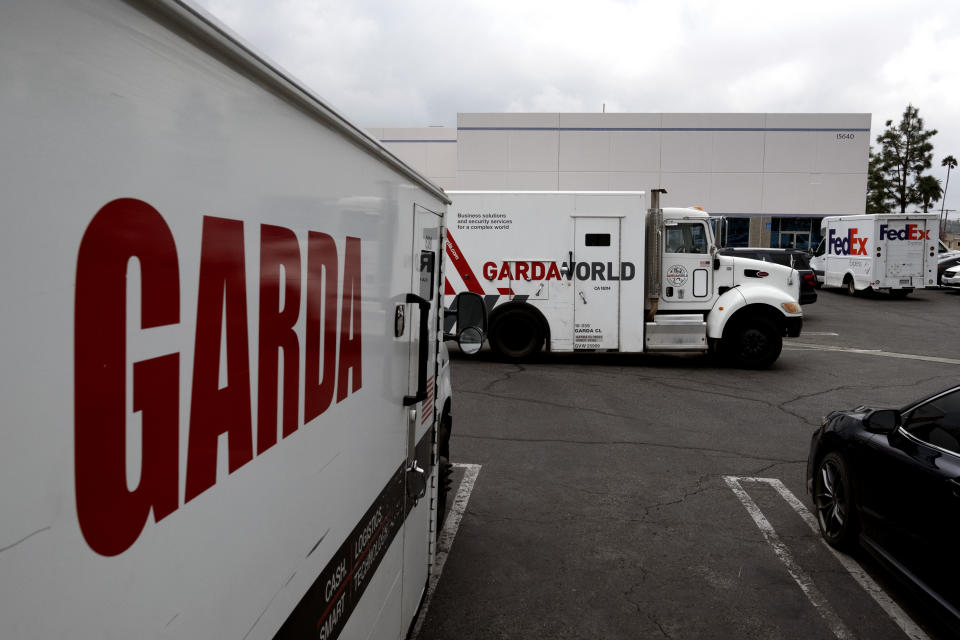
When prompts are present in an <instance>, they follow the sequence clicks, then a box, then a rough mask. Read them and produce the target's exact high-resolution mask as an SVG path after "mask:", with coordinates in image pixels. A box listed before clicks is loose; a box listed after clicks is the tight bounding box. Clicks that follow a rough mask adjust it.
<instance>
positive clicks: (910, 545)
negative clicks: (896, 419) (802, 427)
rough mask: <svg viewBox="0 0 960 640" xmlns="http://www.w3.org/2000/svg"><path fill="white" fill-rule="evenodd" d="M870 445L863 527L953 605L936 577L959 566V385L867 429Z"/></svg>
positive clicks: (945, 585) (940, 578) (946, 588)
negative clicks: (887, 429)
mask: <svg viewBox="0 0 960 640" xmlns="http://www.w3.org/2000/svg"><path fill="white" fill-rule="evenodd" d="M870 449H871V450H872V453H871V454H868V455H870V458H871V464H870V466H869V467H866V468H869V469H871V470H872V477H871V478H863V479H862V482H861V483H860V484H861V486H864V491H863V499H864V501H865V504H864V507H865V508H866V509H868V513H869V514H871V515H872V516H873V526H872V527H871V528H870V529H869V530H868V531H867V534H868V535H869V536H872V538H873V540H874V541H875V542H876V543H878V544H879V545H880V546H881V547H883V548H884V549H885V550H886V551H887V552H889V553H890V554H892V555H893V556H894V557H895V559H896V560H897V561H898V562H900V563H902V564H903V565H904V566H905V567H906V568H907V569H908V570H909V571H910V572H912V573H914V574H915V575H917V576H918V577H920V578H921V579H922V580H923V581H924V582H926V583H928V584H929V585H932V586H935V587H936V588H937V589H938V590H940V591H945V592H951V593H950V599H951V600H952V601H953V602H954V605H955V606H956V605H957V604H960V602H958V600H957V598H956V594H955V593H952V591H953V586H952V585H950V584H948V583H947V581H945V580H943V578H944V577H946V576H951V575H955V573H956V571H957V570H958V569H960V557H958V556H957V554H956V552H955V548H956V544H957V542H956V541H957V540H958V539H960V389H953V390H951V391H948V392H945V393H942V394H938V395H936V396H934V397H932V398H929V399H927V400H924V401H923V402H921V403H919V404H918V405H916V406H914V407H911V408H909V409H908V410H907V411H905V412H904V424H903V427H901V428H900V429H899V430H897V431H896V432H894V433H893V434H891V435H890V436H889V437H888V436H882V435H876V436H874V439H873V443H872V446H871V447H870ZM867 484H869V488H867V486H866V485H867ZM944 595H946V593H944Z"/></svg>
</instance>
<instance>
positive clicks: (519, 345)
mask: <svg viewBox="0 0 960 640" xmlns="http://www.w3.org/2000/svg"><path fill="white" fill-rule="evenodd" d="M543 335H544V332H543V327H542V326H541V325H540V320H539V319H538V318H537V317H536V316H534V315H533V313H531V312H529V311H527V310H525V309H522V308H514V309H508V310H506V311H504V312H503V313H502V314H500V315H499V316H497V317H496V318H495V319H494V321H493V324H492V326H491V327H490V348H492V349H493V350H494V352H496V353H497V354H498V355H500V356H502V357H503V358H506V359H507V360H525V359H527V358H529V357H531V356H534V355H536V354H537V353H539V352H540V349H542V348H543Z"/></svg>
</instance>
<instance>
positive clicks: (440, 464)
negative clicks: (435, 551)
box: [436, 407, 453, 538]
mask: <svg viewBox="0 0 960 640" xmlns="http://www.w3.org/2000/svg"><path fill="white" fill-rule="evenodd" d="M451 431H453V416H451V415H450V411H449V409H448V408H447V407H444V410H443V417H441V418H440V430H439V431H438V432H437V531H436V537H437V538H439V537H440V530H441V529H442V528H443V522H444V520H445V519H446V515H447V502H448V501H449V495H450V489H451V486H452V485H453V465H452V464H451V463H450V432H451Z"/></svg>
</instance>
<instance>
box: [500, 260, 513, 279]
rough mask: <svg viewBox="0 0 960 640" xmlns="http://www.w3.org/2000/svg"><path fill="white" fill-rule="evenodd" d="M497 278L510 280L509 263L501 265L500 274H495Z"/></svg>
mask: <svg viewBox="0 0 960 640" xmlns="http://www.w3.org/2000/svg"><path fill="white" fill-rule="evenodd" d="M497 278H498V279H500V280H509V279H510V263H509V262H504V263H503V266H502V267H500V273H499V274H497Z"/></svg>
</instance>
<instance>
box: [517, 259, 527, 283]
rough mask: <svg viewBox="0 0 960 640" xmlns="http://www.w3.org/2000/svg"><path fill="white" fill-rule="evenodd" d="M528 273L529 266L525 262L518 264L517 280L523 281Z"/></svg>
mask: <svg viewBox="0 0 960 640" xmlns="http://www.w3.org/2000/svg"><path fill="white" fill-rule="evenodd" d="M529 271H530V265H529V264H527V263H526V262H518V263H517V266H516V275H517V278H516V279H517V280H525V279H526V278H527V274H528V273H529Z"/></svg>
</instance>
